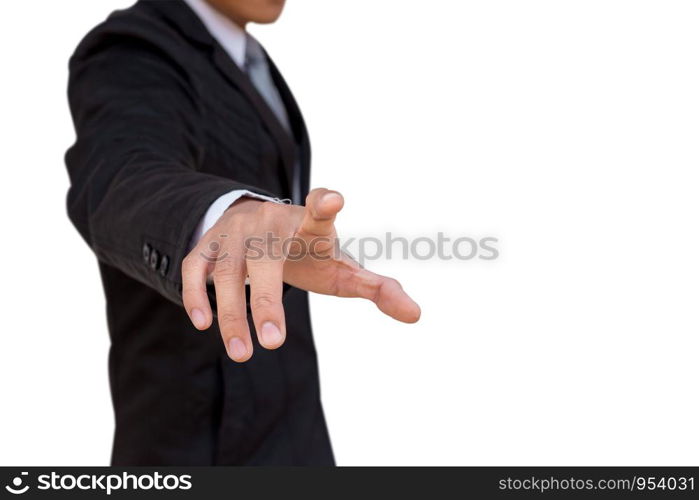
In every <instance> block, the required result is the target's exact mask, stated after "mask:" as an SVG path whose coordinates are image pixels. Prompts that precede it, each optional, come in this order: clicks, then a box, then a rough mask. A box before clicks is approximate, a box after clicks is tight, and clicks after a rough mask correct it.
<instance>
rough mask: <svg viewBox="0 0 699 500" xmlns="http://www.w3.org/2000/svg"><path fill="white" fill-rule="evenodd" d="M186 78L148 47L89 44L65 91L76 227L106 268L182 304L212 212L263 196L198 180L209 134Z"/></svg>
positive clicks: (123, 41)
mask: <svg viewBox="0 0 699 500" xmlns="http://www.w3.org/2000/svg"><path fill="white" fill-rule="evenodd" d="M187 75H188V73H187V71H186V69H185V68H182V67H179V66H178V64H177V63H176V61H175V60H174V59H173V58H170V57H168V55H167V53H166V51H164V50H163V48H162V47H158V46H157V44H153V43H152V42H151V41H148V40H146V39H143V38H139V37H134V36H123V35H110V36H105V35H101V36H99V37H98V36H96V35H95V36H92V37H91V36H90V35H88V37H86V40H85V41H83V43H82V44H81V45H80V46H79V47H78V49H77V50H76V53H75V54H74V55H73V57H72V58H71V61H70V77H69V84H68V97H69V103H70V108H71V113H72V116H73V121H74V124H75V129H76V136H77V137H76V142H75V144H74V145H73V146H72V147H71V148H70V149H69V150H68V152H67V153H66V165H67V168H68V172H69V176H70V181H71V187H70V190H69V193H68V213H69V216H70V219H71V220H72V222H73V224H74V225H75V226H76V228H77V229H78V231H79V232H80V234H81V235H82V236H83V238H84V239H85V240H86V241H87V243H88V244H89V245H90V247H91V248H92V249H93V250H94V252H95V254H96V255H97V257H98V259H99V260H100V261H101V262H103V263H105V264H107V265H110V266H113V267H116V268H118V269H120V270H121V271H123V272H124V273H126V274H127V275H129V276H131V277H132V278H134V279H136V280H139V281H140V282H142V283H145V284H147V285H148V286H150V287H152V288H154V289H155V290H157V291H158V292H160V293H161V294H162V295H164V296H165V297H167V298H169V299H170V300H173V301H175V302H177V303H181V289H182V286H181V262H182V259H183V258H184V256H185V255H186V253H187V249H188V243H189V239H190V237H191V235H192V233H193V231H194V229H195V227H196V225H197V224H198V222H199V220H200V219H201V218H202V216H203V215H204V213H205V212H206V210H207V208H208V207H209V205H210V204H211V203H212V202H213V201H214V200H215V199H216V198H218V197H219V196H221V195H222V194H224V193H226V192H228V191H231V190H234V189H249V190H251V191H255V192H258V193H263V194H265V193H266V192H265V191H264V190H261V189H259V188H257V187H254V186H248V185H244V184H240V183H237V182H235V181H234V180H231V179H227V178H223V177H218V176H215V175H210V174H206V173H203V172H200V171H198V164H199V158H200V157H201V155H202V149H203V144H204V142H203V139H202V137H201V135H202V129H203V127H202V126H201V123H202V122H201V119H200V111H199V109H198V108H197V102H198V100H197V98H196V91H195V89H193V87H192V86H191V84H190V82H189V80H188V77H187ZM266 194H269V193H266Z"/></svg>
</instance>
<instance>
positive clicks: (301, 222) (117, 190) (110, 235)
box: [66, 0, 420, 465]
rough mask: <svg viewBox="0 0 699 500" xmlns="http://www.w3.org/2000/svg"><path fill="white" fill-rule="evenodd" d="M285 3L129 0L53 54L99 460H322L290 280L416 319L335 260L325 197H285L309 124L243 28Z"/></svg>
mask: <svg viewBox="0 0 699 500" xmlns="http://www.w3.org/2000/svg"><path fill="white" fill-rule="evenodd" d="M283 3H284V2H283V0H186V1H183V0H177V1H175V0H172V1H145V0H140V1H139V2H137V3H136V4H135V5H134V6H132V7H131V8H129V9H126V10H122V11H117V12H115V13H113V14H112V15H111V16H110V17H109V18H108V19H107V20H106V21H105V22H103V23H102V24H100V25H99V26H97V27H96V28H95V29H93V30H92V31H91V32H90V33H89V34H88V35H87V36H86V37H85V38H84V39H83V40H82V42H81V43H80V44H79V46H78V47H77V49H76V51H75V53H74V55H73V57H72V58H71V60H70V80H69V90H68V94H69V101H70V107H71V112H72V115H73V120H74V123H75V128H76V134H77V140H76V142H75V144H74V145H73V146H72V147H71V148H70V149H69V150H68V152H67V154H66V164H67V167H68V172H69V174H70V179H71V188H70V192H69V194H68V211H69V215H70V218H71V220H72V221H73V223H74V224H75V226H76V227H77V229H78V231H79V232H80V234H81V235H82V236H83V238H84V239H85V240H86V241H87V242H88V244H89V245H90V246H91V248H92V249H93V250H94V252H95V254H96V255H97V257H98V260H99V267H100V272H101V275H102V281H103V284H104V290H105V294H106V299H107V315H108V324H109V331H110V336H111V341H112V347H111V351H110V359H109V374H110V384H111V390H112V398H113V403H114V409H115V417H116V431H115V437H114V448H113V454H112V463H113V464H115V465H206V464H280V465H281V464H287V465H330V464H333V456H332V451H331V447H330V442H329V439H328V434H327V429H326V426H325V421H324V417H323V412H322V408H321V404H320V392H319V383H318V372H317V362H316V354H315V349H314V346H313V340H312V334H311V327H310V320H309V312H308V301H307V292H306V291H314V292H318V293H324V294H332V295H337V296H341V297H364V298H368V299H371V300H373V301H374V302H376V304H377V305H378V307H379V308H380V309H381V310H382V311H383V312H385V313H386V314H389V315H390V316H392V317H394V318H396V319H398V320H401V321H406V322H413V321H417V319H418V317H419V314H420V310H419V308H418V306H417V305H416V304H415V303H414V302H413V301H412V300H411V299H410V298H409V297H408V296H407V295H406V294H405V293H404V292H403V291H402V289H401V287H400V285H399V284H398V283H397V282H396V281H395V280H392V279H390V278H385V277H382V276H379V275H376V274H373V273H371V272H369V271H367V270H365V269H362V268H361V267H360V266H358V265H357V264H356V263H355V262H354V261H353V260H352V259H350V258H348V257H347V256H345V255H343V254H341V253H338V251H337V247H338V245H337V242H336V234H335V229H334V219H335V215H336V214H337V212H338V211H339V210H340V209H341V208H342V204H343V199H342V197H341V195H340V194H339V193H337V192H335V191H329V190H326V189H316V190H313V191H311V192H310V194H308V196H307V197H306V198H305V199H306V204H305V207H304V206H302V205H301V203H302V201H303V198H304V196H305V195H306V194H307V193H308V184H309V166H310V147H309V141H308V136H307V133H306V128H305V126H304V122H303V119H302V117H301V113H300V111H299V109H298V107H297V105H296V102H295V101H294V98H293V96H292V95H291V92H290V91H289V89H288V87H287V86H286V84H285V82H284V80H283V78H282V76H281V74H280V73H279V71H278V70H277V68H276V67H275V65H274V63H273V62H272V61H271V60H270V59H269V57H268V56H267V54H266V53H265V52H264V50H263V49H262V48H261V46H260V45H259V43H257V41H256V40H255V39H254V38H252V37H251V36H250V35H249V34H247V33H246V32H245V26H246V24H247V23H248V22H272V21H274V20H275V19H276V18H277V17H278V16H279V14H280V13H281V9H282V7H283ZM282 199H292V200H293V204H289V203H282V202H280V200H282ZM288 241H290V242H291V243H290V244H288V245H287V244H286V242H288ZM284 256H286V257H287V258H286V259H285V258H283V257H284ZM292 257H293V258H292ZM212 303H214V304H215V307H213V308H212V306H211V304H212ZM214 311H216V316H217V318H216V319H217V321H216V322H214ZM192 325H194V327H193V326H192ZM207 329H209V330H217V331H218V332H219V333H220V337H221V338H222V339H223V344H222V343H221V341H220V340H219V335H215V334H212V333H213V332H210V333H209V334H207V335H198V334H197V330H207ZM252 330H254V331H255V332H256V339H257V343H258V345H259V346H260V347H262V348H258V347H257V345H256V346H255V347H253V346H254V345H255V342H254V341H253V336H252V335H251V334H250V332H251V331H252ZM282 344H284V346H283V347H282V348H279V347H280V346H281V345H282ZM253 349H254V350H255V355H254V356H253ZM231 360H233V361H236V362H233V361H231Z"/></svg>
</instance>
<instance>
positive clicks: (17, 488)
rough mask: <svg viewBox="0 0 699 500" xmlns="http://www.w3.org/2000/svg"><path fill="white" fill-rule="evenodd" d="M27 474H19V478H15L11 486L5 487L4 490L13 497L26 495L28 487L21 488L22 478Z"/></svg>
mask: <svg viewBox="0 0 699 500" xmlns="http://www.w3.org/2000/svg"><path fill="white" fill-rule="evenodd" d="M27 474H28V472H22V473H20V475H19V476H17V477H15V478H14V479H13V480H12V486H10V485H7V486H5V489H6V490H7V491H9V492H10V493H12V494H13V495H21V494H22V493H26V492H27V490H28V489H29V485H28V484H26V485H24V487H22V480H23V476H26V475H27Z"/></svg>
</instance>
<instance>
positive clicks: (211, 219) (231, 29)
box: [184, 0, 281, 249]
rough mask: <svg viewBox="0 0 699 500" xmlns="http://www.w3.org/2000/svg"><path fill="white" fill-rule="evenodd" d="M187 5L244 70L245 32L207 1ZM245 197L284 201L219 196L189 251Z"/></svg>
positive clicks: (239, 194) (236, 194) (254, 195)
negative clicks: (227, 211) (224, 213)
mask: <svg viewBox="0 0 699 500" xmlns="http://www.w3.org/2000/svg"><path fill="white" fill-rule="evenodd" d="M184 1H185V3H187V5H189V7H190V8H191V9H192V10H193V11H194V13H195V14H196V15H197V17H199V19H200V20H201V22H202V23H203V24H204V26H205V27H206V29H207V30H208V31H209V33H210V34H211V36H212V37H214V39H215V40H216V41H217V42H218V43H219V44H220V45H221V47H223V50H225V51H226V53H227V54H228V55H229V56H230V58H231V59H233V62H235V63H236V64H237V65H238V67H239V68H241V69H243V66H244V64H245V43H246V39H245V37H246V34H245V30H244V29H243V28H241V27H240V26H238V25H237V24H235V23H234V22H233V21H231V20H230V19H228V18H227V17H226V16H224V15H223V14H221V13H220V12H218V11H217V10H216V9H214V8H213V7H212V6H211V5H209V4H208V3H207V2H206V0H184ZM243 196H248V197H250V198H257V199H260V200H265V201H275V202H279V203H281V200H278V199H276V198H270V197H269V196H265V195H262V194H258V193H253V192H252V191H248V190H247V189H236V190H234V191H230V192H228V193H226V194H224V195H222V196H219V197H218V198H217V199H216V200H215V201H214V202H213V203H212V204H211V205H210V206H209V208H208V210H207V211H206V213H205V214H204V217H202V218H201V220H200V221H199V224H197V227H196V228H195V230H194V233H193V234H192V238H191V240H190V241H189V248H190V249H192V248H194V246H195V245H196V244H197V243H198V242H199V240H200V239H201V237H202V236H204V233H206V232H207V231H208V230H209V229H211V227H212V226H213V225H214V224H216V221H217V220H218V219H219V218H220V217H221V216H222V215H223V212H225V211H226V209H227V208H228V207H230V206H231V205H232V204H233V203H235V202H236V201H237V200H238V199H239V198H242V197H243Z"/></svg>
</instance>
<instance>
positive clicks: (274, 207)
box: [257, 201, 282, 220]
mask: <svg viewBox="0 0 699 500" xmlns="http://www.w3.org/2000/svg"><path fill="white" fill-rule="evenodd" d="M257 210H258V213H259V214H260V216H261V217H262V218H263V219H265V220H270V219H273V218H276V217H277V216H278V215H279V213H280V210H282V206H281V205H280V204H279V203H275V202H273V201H264V202H262V203H260V206H259V207H258V209H257Z"/></svg>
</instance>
